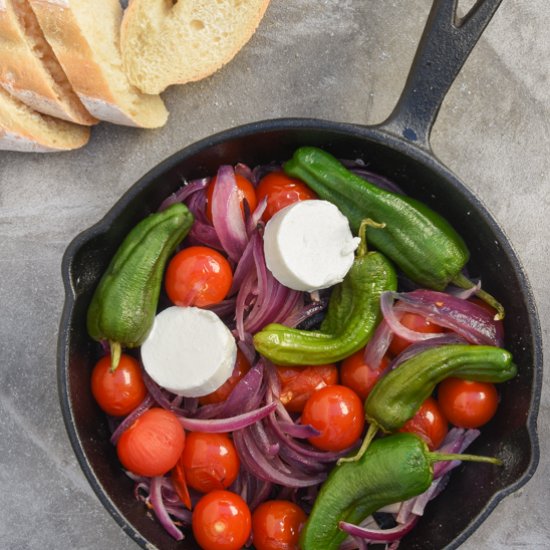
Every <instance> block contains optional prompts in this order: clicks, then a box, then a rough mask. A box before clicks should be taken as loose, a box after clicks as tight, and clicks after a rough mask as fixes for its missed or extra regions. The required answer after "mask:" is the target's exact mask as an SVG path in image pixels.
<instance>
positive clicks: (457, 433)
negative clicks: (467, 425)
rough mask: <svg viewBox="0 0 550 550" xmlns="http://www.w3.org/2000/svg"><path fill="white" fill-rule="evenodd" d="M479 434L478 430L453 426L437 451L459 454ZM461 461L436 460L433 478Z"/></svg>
mask: <svg viewBox="0 0 550 550" xmlns="http://www.w3.org/2000/svg"><path fill="white" fill-rule="evenodd" d="M480 434H481V432H480V431H479V430H475V429H469V430H463V429H461V428H453V429H452V430H449V433H448V434H447V436H446V437H445V440H444V441H443V443H442V445H441V447H440V448H439V449H437V452H438V453H448V454H459V453H463V452H464V451H465V450H466V449H467V448H468V447H469V446H470V445H471V444H472V443H473V442H474V441H475V440H476V439H477V438H478V437H479V435H480ZM460 463H461V461H460V460H452V461H445V462H443V461H442V462H436V463H435V464H434V478H439V477H442V476H444V475H445V474H447V473H449V472H450V471H451V470H452V469H453V468H456V467H457V466H459V465H460Z"/></svg>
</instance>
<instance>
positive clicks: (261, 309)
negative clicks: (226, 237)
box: [244, 240, 301, 334]
mask: <svg viewBox="0 0 550 550" xmlns="http://www.w3.org/2000/svg"><path fill="white" fill-rule="evenodd" d="M253 255H254V262H255V264H256V274H257V277H258V297H257V300H256V303H255V304H254V306H253V308H252V310H251V312H250V314H249V315H248V316H247V318H246V319H245V322H244V328H245V329H246V331H247V332H250V333H252V334H255V333H256V332H258V331H259V330H261V329H262V328H263V327H264V326H266V325H267V324H269V323H276V322H278V321H280V320H282V319H284V318H286V317H287V316H288V314H289V313H290V312H291V311H292V309H293V308H294V306H295V305H296V303H297V302H298V300H299V299H300V296H301V293H300V292H297V291H295V290H291V289H289V288H287V287H285V286H283V285H282V284H281V283H279V281H277V280H276V279H275V277H274V276H273V275H272V273H271V271H269V270H268V269H267V266H266V263H265V256H264V250H263V240H262V241H259V240H258V241H257V242H256V244H255V246H254V248H253Z"/></svg>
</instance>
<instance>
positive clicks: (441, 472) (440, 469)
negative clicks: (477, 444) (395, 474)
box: [396, 428, 480, 523]
mask: <svg viewBox="0 0 550 550" xmlns="http://www.w3.org/2000/svg"><path fill="white" fill-rule="evenodd" d="M479 434H480V431H479V430H463V429H461V428H452V429H451V430H449V433H448V434H447V435H446V436H445V439H444V441H443V443H442V445H441V446H440V447H439V449H437V451H436V452H438V453H444V454H447V453H448V454H458V453H462V452H464V451H465V450H466V449H467V448H468V447H469V445H470V444H471V443H472V442H473V441H474V440H475V439H476V438H477V437H478V436H479ZM460 463H461V461H460V460H452V461H442V462H436V463H435V464H434V467H433V468H434V480H433V482H432V483H431V485H430V487H429V488H428V489H427V490H426V491H424V493H422V494H421V495H418V496H416V497H414V498H411V499H409V500H407V501H405V502H403V503H402V504H401V508H400V510H399V513H398V515H397V518H396V520H397V521H398V522H400V523H402V522H406V521H408V520H409V518H410V516H411V514H412V515H415V516H422V515H423V514H424V509H425V508H426V505H427V504H428V502H429V501H430V500H432V499H434V498H435V497H436V496H437V495H439V494H440V493H441V491H442V490H443V489H444V487H445V485H446V480H447V477H445V476H446V474H448V473H449V472H450V471H451V470H452V469H454V468H456V467H457V466H459V465H460Z"/></svg>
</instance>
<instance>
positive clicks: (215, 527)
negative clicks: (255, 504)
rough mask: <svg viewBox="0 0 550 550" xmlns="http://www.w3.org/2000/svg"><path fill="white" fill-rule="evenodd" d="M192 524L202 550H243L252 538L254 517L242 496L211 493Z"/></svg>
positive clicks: (201, 503) (199, 507) (198, 505)
mask: <svg viewBox="0 0 550 550" xmlns="http://www.w3.org/2000/svg"><path fill="white" fill-rule="evenodd" d="M192 523H193V534H194V535H195V539H196V540H197V542H198V543H199V546H200V547H201V548H203V550H241V548H243V547H244V545H245V543H246V541H247V540H248V537H249V536H250V531H251V526H252V518H251V515H250V510H249V509H248V506H247V504H246V502H245V501H244V500H243V499H242V498H241V497H240V496H239V495H237V494H235V493H231V492H229V491H212V492H211V493H208V494H206V495H204V496H203V497H202V498H201V499H200V500H199V502H198V503H197V505H196V506H195V510H194V511H193V517H192Z"/></svg>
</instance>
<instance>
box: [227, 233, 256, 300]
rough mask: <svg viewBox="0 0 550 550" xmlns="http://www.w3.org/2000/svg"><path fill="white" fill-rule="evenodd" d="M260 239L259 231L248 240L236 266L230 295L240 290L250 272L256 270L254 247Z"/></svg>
mask: <svg viewBox="0 0 550 550" xmlns="http://www.w3.org/2000/svg"><path fill="white" fill-rule="evenodd" d="M258 240H260V241H261V235H260V233H259V232H256V233H254V234H253V235H252V236H251V237H250V240H249V241H248V244H247V245H246V248H245V249H244V251H243V255H242V256H241V258H240V260H239V262H238V263H237V267H236V268H235V271H234V273H233V282H232V283H231V288H230V289H229V292H228V296H233V294H235V293H236V292H238V290H239V289H240V288H241V285H242V283H243V281H244V279H245V278H246V277H247V275H248V274H249V273H251V272H252V271H253V270H254V268H255V264H254V252H253V251H254V247H255V246H257V242H256V241H258Z"/></svg>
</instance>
